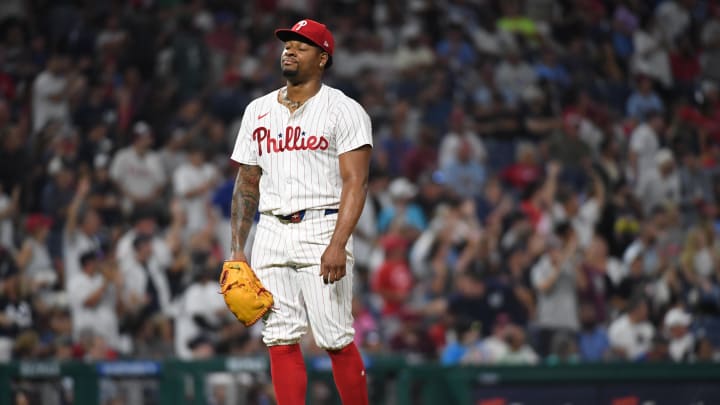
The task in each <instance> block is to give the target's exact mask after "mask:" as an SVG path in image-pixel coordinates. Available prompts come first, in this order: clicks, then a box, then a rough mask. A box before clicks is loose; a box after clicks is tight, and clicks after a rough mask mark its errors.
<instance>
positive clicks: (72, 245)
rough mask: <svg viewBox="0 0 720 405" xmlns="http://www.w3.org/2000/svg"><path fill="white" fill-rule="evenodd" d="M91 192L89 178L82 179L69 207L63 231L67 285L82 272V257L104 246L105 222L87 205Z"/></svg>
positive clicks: (65, 279)
mask: <svg viewBox="0 0 720 405" xmlns="http://www.w3.org/2000/svg"><path fill="white" fill-rule="evenodd" d="M89 192H90V181H89V179H87V178H84V179H81V180H80V181H79V182H78V185H77V191H76V192H75V197H74V198H73V200H72V202H71V203H70V207H69V208H68V212H67V219H66V220H65V229H64V233H63V255H64V259H65V260H64V262H63V265H64V274H63V275H64V283H65V286H67V285H68V283H69V282H70V280H71V279H72V278H73V276H75V275H76V274H79V273H80V270H81V269H82V266H81V263H80V257H81V256H82V255H83V254H85V253H87V252H99V251H100V249H101V247H102V246H101V238H100V230H101V227H102V225H103V224H102V220H101V218H100V216H99V215H98V213H97V212H96V211H95V210H93V209H92V208H90V207H89V206H88V205H87V197H88V194H89Z"/></svg>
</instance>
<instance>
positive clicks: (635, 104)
mask: <svg viewBox="0 0 720 405" xmlns="http://www.w3.org/2000/svg"><path fill="white" fill-rule="evenodd" d="M663 110H665V105H664V104H663V101H662V100H661V99H660V96H658V94H657V93H656V92H655V90H653V82H652V80H651V79H650V78H649V77H647V76H641V77H640V78H639V79H638V84H637V89H636V90H635V91H634V92H633V93H632V94H631V95H630V97H629V98H628V100H627V104H626V114H627V116H628V117H630V118H635V119H637V120H638V121H641V122H642V121H645V118H647V115H648V114H649V113H650V112H653V111H663Z"/></svg>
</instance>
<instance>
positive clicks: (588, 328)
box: [578, 301, 610, 362]
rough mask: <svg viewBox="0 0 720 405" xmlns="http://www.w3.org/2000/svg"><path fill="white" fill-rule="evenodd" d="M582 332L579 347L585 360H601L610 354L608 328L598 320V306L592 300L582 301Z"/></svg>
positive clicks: (579, 334) (579, 336) (579, 337)
mask: <svg viewBox="0 0 720 405" xmlns="http://www.w3.org/2000/svg"><path fill="white" fill-rule="evenodd" d="M579 312H580V332H579V333H578V348H579V351H580V358H581V360H582V361H585V362H601V361H603V360H605V359H606V358H607V357H608V356H609V349H610V341H609V339H608V335H607V330H606V328H605V327H603V326H602V325H603V324H602V323H600V322H598V316H597V311H596V307H595V305H594V304H593V303H592V302H588V301H581V302H580V310H579Z"/></svg>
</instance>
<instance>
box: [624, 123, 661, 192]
mask: <svg viewBox="0 0 720 405" xmlns="http://www.w3.org/2000/svg"><path fill="white" fill-rule="evenodd" d="M664 131H665V119H664V118H663V116H662V114H661V113H660V112H659V111H649V112H647V113H646V116H645V122H644V123H643V124H640V125H638V126H637V127H636V128H635V129H634V130H633V132H632V134H631V135H630V145H629V147H630V150H629V155H628V160H629V162H628V163H629V166H630V167H629V169H630V173H631V177H630V178H631V179H633V180H634V181H635V182H636V184H639V182H640V181H641V179H642V177H643V176H645V175H647V174H649V173H652V172H653V171H655V169H656V167H657V163H656V161H655V155H656V154H657V152H658V151H659V150H660V145H661V142H662V141H663V140H664Z"/></svg>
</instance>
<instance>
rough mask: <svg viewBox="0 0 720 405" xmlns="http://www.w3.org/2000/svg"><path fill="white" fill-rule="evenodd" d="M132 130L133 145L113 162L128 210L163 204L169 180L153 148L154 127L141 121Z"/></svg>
mask: <svg viewBox="0 0 720 405" xmlns="http://www.w3.org/2000/svg"><path fill="white" fill-rule="evenodd" d="M132 132H133V143H132V145H131V146H128V147H126V148H124V149H122V150H120V151H118V152H117V154H116V155H115V157H114V159H113V162H112V164H111V165H110V177H112V179H113V180H114V181H115V183H116V184H117V186H118V189H119V190H120V192H121V193H122V195H123V199H124V200H123V210H124V211H125V212H130V210H131V209H133V208H134V207H138V206H141V207H142V206H148V205H154V204H155V205H159V204H160V202H161V201H162V197H163V191H164V186H165V182H166V173H165V172H164V170H163V168H162V166H161V164H160V159H159V158H158V155H157V154H156V153H155V152H154V151H152V150H151V147H152V144H153V141H154V138H153V133H152V129H151V128H150V126H149V125H148V124H147V123H145V122H142V121H140V122H137V123H135V125H134V126H133V130H132Z"/></svg>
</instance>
